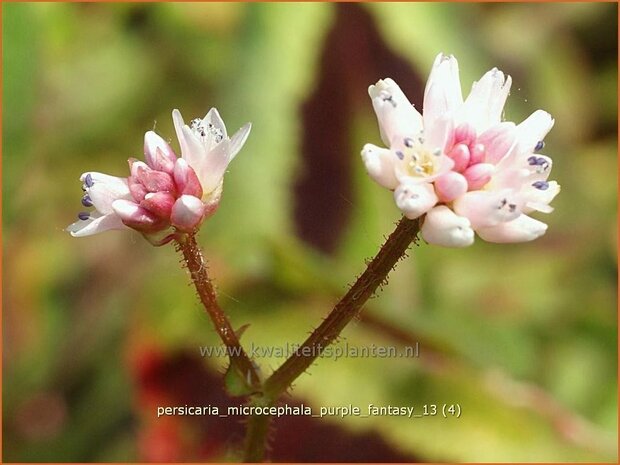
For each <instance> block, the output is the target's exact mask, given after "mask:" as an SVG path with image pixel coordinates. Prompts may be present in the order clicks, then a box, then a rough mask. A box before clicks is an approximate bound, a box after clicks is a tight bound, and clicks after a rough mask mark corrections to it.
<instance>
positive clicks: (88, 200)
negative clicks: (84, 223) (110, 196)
mask: <svg viewBox="0 0 620 465" xmlns="http://www.w3.org/2000/svg"><path fill="white" fill-rule="evenodd" d="M82 205H84V206H85V207H92V206H93V201H92V199H91V198H90V196H89V195H88V194H86V195H85V196H84V197H82Z"/></svg>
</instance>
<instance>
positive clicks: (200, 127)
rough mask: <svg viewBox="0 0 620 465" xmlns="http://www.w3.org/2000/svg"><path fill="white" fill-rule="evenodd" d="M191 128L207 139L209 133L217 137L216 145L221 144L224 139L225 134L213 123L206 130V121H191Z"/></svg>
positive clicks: (195, 119) (197, 119)
mask: <svg viewBox="0 0 620 465" xmlns="http://www.w3.org/2000/svg"><path fill="white" fill-rule="evenodd" d="M190 127H191V129H192V131H194V133H195V134H197V135H198V136H200V137H207V133H210V134H212V135H213V136H214V137H215V143H218V144H219V143H220V142H221V141H222V139H224V133H223V132H222V130H221V129H218V128H216V127H215V126H214V125H213V124H212V123H208V124H207V126H206V128H205V126H204V120H202V119H200V118H194V119H193V120H191V122H190Z"/></svg>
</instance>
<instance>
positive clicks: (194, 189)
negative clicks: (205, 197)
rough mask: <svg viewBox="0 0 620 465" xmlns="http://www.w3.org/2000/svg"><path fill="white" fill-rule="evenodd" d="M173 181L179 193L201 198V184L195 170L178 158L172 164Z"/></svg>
mask: <svg viewBox="0 0 620 465" xmlns="http://www.w3.org/2000/svg"><path fill="white" fill-rule="evenodd" d="M174 182H175V183H176V185H177V191H178V192H179V193H180V194H187V195H193V196H194V197H197V198H199V199H200V198H202V186H201V185H200V181H199V180H198V176H196V172H195V171H194V170H193V168H192V167H191V166H189V165H188V164H187V162H186V161H185V160H184V159H182V158H179V159H177V161H176V163H175V165H174Z"/></svg>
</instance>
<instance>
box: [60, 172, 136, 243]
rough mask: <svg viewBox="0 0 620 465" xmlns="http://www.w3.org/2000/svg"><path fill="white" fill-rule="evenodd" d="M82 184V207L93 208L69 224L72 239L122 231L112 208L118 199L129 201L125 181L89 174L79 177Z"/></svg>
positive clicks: (122, 226) (119, 220)
mask: <svg viewBox="0 0 620 465" xmlns="http://www.w3.org/2000/svg"><path fill="white" fill-rule="evenodd" d="M80 181H82V182H83V185H82V190H83V191H84V196H83V197H82V205H83V206H84V207H94V208H95V209H94V211H92V212H82V213H80V214H79V215H78V217H79V220H78V221H76V222H75V223H73V224H71V225H70V226H69V227H68V228H67V231H69V232H70V233H71V235H72V236H73V237H82V236H90V235H91V234H97V233H100V232H103V231H107V230H109V229H124V228H126V226H125V225H124V224H123V222H122V220H121V218H120V217H119V216H118V215H117V214H116V212H115V211H114V209H113V208H112V204H113V203H114V202H115V201H117V200H120V199H131V194H130V192H129V187H128V186H127V180H126V179H123V178H117V177H115V176H109V175H107V174H102V173H95V172H89V173H84V174H82V176H80Z"/></svg>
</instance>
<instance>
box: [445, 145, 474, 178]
mask: <svg viewBox="0 0 620 465" xmlns="http://www.w3.org/2000/svg"><path fill="white" fill-rule="evenodd" d="M448 156H449V157H450V158H452V160H454V166H453V167H452V169H453V170H454V171H458V172H459V173H460V172H461V171H463V170H464V169H465V168H467V166H468V165H469V159H470V154H469V147H467V145H465V144H457V145H455V146H454V148H453V149H452V150H451V151H450V153H449V154H448Z"/></svg>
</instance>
